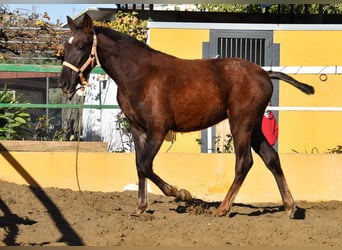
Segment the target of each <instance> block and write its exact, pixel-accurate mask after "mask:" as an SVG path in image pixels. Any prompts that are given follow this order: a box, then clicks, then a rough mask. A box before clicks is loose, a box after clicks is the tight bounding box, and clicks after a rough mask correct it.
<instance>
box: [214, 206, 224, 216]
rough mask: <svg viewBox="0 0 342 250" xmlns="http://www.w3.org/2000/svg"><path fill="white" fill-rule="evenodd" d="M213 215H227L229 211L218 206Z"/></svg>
mask: <svg viewBox="0 0 342 250" xmlns="http://www.w3.org/2000/svg"><path fill="white" fill-rule="evenodd" d="M213 215H214V216H215V217H223V216H226V215H227V211H225V210H222V209H219V208H218V209H216V211H214V212H213Z"/></svg>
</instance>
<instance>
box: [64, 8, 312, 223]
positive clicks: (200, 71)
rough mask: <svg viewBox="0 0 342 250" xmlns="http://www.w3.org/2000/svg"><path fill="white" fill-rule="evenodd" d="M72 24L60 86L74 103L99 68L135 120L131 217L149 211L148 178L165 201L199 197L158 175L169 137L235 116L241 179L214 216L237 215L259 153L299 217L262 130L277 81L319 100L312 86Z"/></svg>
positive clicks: (289, 210)
mask: <svg viewBox="0 0 342 250" xmlns="http://www.w3.org/2000/svg"><path fill="white" fill-rule="evenodd" d="M67 21H68V26H69V28H70V30H71V36H70V37H69V39H68V40H67V41H66V42H65V44H64V49H65V54H64V61H63V66H62V70H61V75H60V87H61V88H62V90H63V92H64V93H65V95H69V96H70V98H72V96H73V94H74V93H75V91H77V89H78V88H83V86H84V85H85V84H87V79H88V77H89V74H90V72H91V70H92V69H93V68H94V67H95V66H96V65H99V66H101V67H102V69H103V70H104V71H105V72H106V73H107V74H108V75H109V76H110V77H111V78H112V79H113V80H114V81H115V83H116V84H117V87H118V91H117V101H118V103H119V105H120V108H121V109H122V111H123V113H124V114H125V116H126V117H127V119H128V120H129V122H130V129H131V132H132V135H133V140H134V145H135V152H136V153H135V161H136V168H137V176H138V180H139V181H138V199H137V204H136V207H135V210H134V212H133V213H132V214H134V215H139V214H141V213H143V212H144V211H145V210H146V208H147V189H146V179H147V178H148V179H150V180H151V181H152V182H153V183H155V184H156V185H157V186H158V188H159V189H160V190H161V191H162V192H163V193H164V194H165V195H166V196H173V197H175V198H176V199H179V200H182V201H189V200H191V199H192V196H191V193H190V192H189V191H187V190H186V189H178V188H176V187H175V186H172V185H170V184H169V183H167V182H166V181H165V180H163V179H162V178H161V177H160V176H158V175H157V174H156V173H155V172H154V170H153V160H154V158H155V156H156V154H157V153H158V151H159V149H160V147H161V145H162V142H163V140H164V138H165V136H166V134H167V133H168V132H169V131H176V132H189V131H195V130H201V129H205V128H207V127H210V126H213V125H215V124H217V123H218V122H220V121H222V120H224V119H226V118H228V121H229V124H230V128H231V133H232V137H233V141H234V148H235V155H236V160H235V177H234V180H233V183H232V184H231V186H230V188H229V190H228V192H227V194H226V196H225V197H224V199H223V201H222V202H221V203H220V205H219V206H218V208H217V209H216V210H215V212H214V216H225V215H227V214H228V213H229V211H230V210H231V207H232V204H233V201H234V199H235V197H236V195H237V193H238V191H239V189H240V187H241V185H242V183H243V181H244V179H245V177H246V175H247V173H248V171H249V170H250V168H251V167H252V164H253V159H252V152H251V148H253V150H254V151H255V152H256V153H257V154H258V155H259V156H260V157H261V158H262V160H263V161H264V163H265V165H266V167H267V168H268V169H269V170H270V171H271V173H272V174H273V176H274V178H275V180H276V183H277V186H278V189H279V192H280V194H281V198H282V202H283V206H284V211H285V214H287V215H288V216H289V217H290V218H293V215H294V213H295V210H296V209H297V207H296V206H295V202H294V199H293V197H292V194H291V192H290V189H289V187H288V184H287V181H286V179H285V176H284V173H283V170H282V168H281V165H280V160H279V155H278V153H277V152H276V151H275V150H274V149H273V147H272V146H271V145H270V144H269V143H268V142H267V141H266V139H265V137H264V135H263V133H262V131H261V121H262V117H263V114H264V111H265V109H266V107H267V104H268V102H269V100H270V98H271V96H272V92H273V84H272V81H271V80H270V79H280V80H284V81H285V82H287V83H290V84H291V85H293V86H295V87H296V88H298V89H300V90H301V91H303V92H304V93H306V94H308V95H309V94H314V88H313V87H312V86H310V85H308V84H305V83H301V82H298V81H297V80H295V79H294V78H292V77H290V76H288V75H286V74H283V73H281V72H274V71H268V72H267V71H265V70H264V69H262V68H261V67H260V66H258V65H256V64H254V63H251V62H249V61H247V60H244V59H239V58H217V59H193V60H186V59H180V58H177V57H175V56H172V55H168V54H166V53H163V52H160V51H157V50H155V49H153V48H151V47H150V46H148V45H147V44H145V43H143V42H140V41H138V40H136V39H135V38H133V37H131V36H128V35H125V34H123V33H120V32H118V31H115V30H113V29H109V28H104V27H95V26H93V25H92V20H91V18H90V17H89V16H88V15H87V14H85V15H84V18H83V21H81V22H80V23H79V24H76V23H75V22H74V21H73V20H72V19H71V18H70V17H69V16H67Z"/></svg>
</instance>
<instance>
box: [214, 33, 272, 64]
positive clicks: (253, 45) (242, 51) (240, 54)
mask: <svg viewBox="0 0 342 250" xmlns="http://www.w3.org/2000/svg"><path fill="white" fill-rule="evenodd" d="M265 41H266V39H263V38H229V37H218V40H217V53H218V55H219V56H220V57H221V58H227V57H237V58H243V59H246V60H248V61H251V62H253V63H256V64H258V65H260V66H264V65H265V47H266V46H265Z"/></svg>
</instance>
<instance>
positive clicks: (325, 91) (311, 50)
mask: <svg viewBox="0 0 342 250" xmlns="http://www.w3.org/2000/svg"><path fill="white" fill-rule="evenodd" d="M341 41H342V30H341V31H303V30H300V31H284V30H282V31H275V32H274V42H275V43H279V44H280V65H282V66H286V65H293V66H297V65H298V66H326V65H329V66H330V65H342V46H340V44H341ZM294 77H295V78H296V79H298V80H300V81H303V82H307V83H310V84H312V85H313V86H314V87H315V89H316V93H315V95H314V96H306V95H303V94H302V93H301V92H299V91H298V90H296V89H295V88H293V87H291V86H289V85H287V84H280V96H279V105H280V106H309V107H310V106H313V107H320V106H327V107H329V106H330V107H341V106H342V99H341V97H340V94H339V93H342V84H341V82H342V76H340V75H328V80H327V81H325V82H322V81H320V80H319V76H318V75H294ZM341 125H342V112H289V111H283V112H280V115H279V130H280V133H279V152H283V153H287V152H292V150H293V149H294V150H296V151H299V152H308V153H309V152H311V151H315V149H316V148H317V149H318V151H319V152H320V153H324V152H327V149H330V148H334V147H336V146H337V145H340V144H341V143H342V133H340V129H341ZM315 152H316V151H315Z"/></svg>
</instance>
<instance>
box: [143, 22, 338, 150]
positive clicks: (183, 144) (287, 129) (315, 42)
mask: <svg viewBox="0 0 342 250" xmlns="http://www.w3.org/2000/svg"><path fill="white" fill-rule="evenodd" d="M208 41H209V29H189V28H187V29H179V28H178V29H177V28H174V29H172V28H151V29H150V44H151V46H152V47H154V48H156V49H158V50H161V51H163V52H166V53H169V54H172V55H175V56H178V57H180V58H201V57H202V43H203V42H208ZM341 41H342V30H341V31H334V30H326V31H323V30H319V31H310V30H275V31H274V43H279V44H280V65H281V66H322V65H323V66H325V65H342V46H341V45H340V43H341ZM294 77H295V78H296V79H298V80H300V81H303V82H307V83H310V84H311V85H313V86H314V87H315V89H316V93H315V95H313V96H307V95H305V94H303V93H302V92H300V91H299V90H297V89H295V88H294V87H292V86H290V85H288V84H286V83H283V82H281V83H280V96H279V105H280V106H309V107H310V106H313V107H315V106H316V107H321V106H328V107H329V106H333V107H341V106H342V98H340V93H342V84H341V82H342V76H340V75H328V80H327V81H325V82H321V81H320V80H319V76H318V75H294ZM341 125H342V112H317V111H314V112H303V111H280V112H279V140H278V151H279V152H280V153H291V152H294V151H297V152H303V153H310V152H311V151H314V152H317V151H318V152H320V153H324V152H327V150H328V149H330V148H334V147H336V146H337V145H340V144H341V143H342V133H340V128H341V127H342V126H341ZM196 138H200V132H195V133H191V134H183V135H180V134H177V141H176V143H175V144H174V145H173V147H172V149H171V152H199V150H200V149H199V146H198V145H197V143H196V142H195V140H196ZM169 145H170V144H169V143H164V145H163V148H162V152H165V151H166V148H167V147H169ZM316 149H317V150H316Z"/></svg>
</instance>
